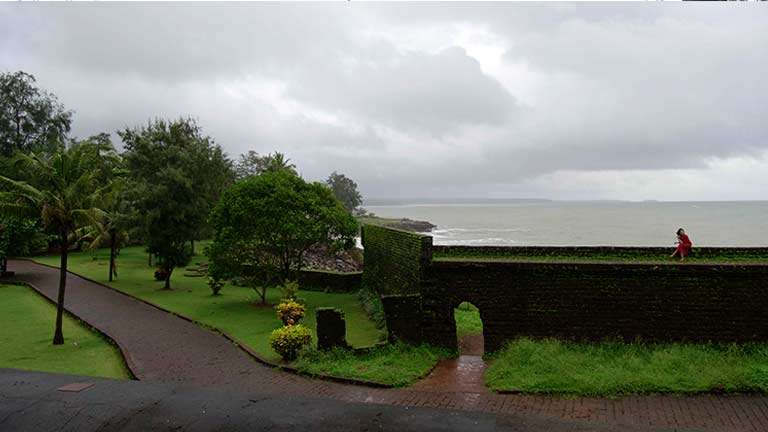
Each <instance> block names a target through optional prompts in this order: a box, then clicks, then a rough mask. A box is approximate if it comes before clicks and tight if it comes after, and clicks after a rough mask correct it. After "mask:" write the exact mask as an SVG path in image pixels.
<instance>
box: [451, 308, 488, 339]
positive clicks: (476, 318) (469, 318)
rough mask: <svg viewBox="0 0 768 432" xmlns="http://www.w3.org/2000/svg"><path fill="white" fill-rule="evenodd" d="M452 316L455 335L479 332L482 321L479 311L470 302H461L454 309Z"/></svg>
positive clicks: (481, 330) (462, 335) (468, 334)
mask: <svg viewBox="0 0 768 432" xmlns="http://www.w3.org/2000/svg"><path fill="white" fill-rule="evenodd" d="M453 317H454V319H455V320H456V336H457V337H459V338H462V337H464V336H471V335H477V334H481V333H482V332H483V322H482V321H481V320H480V311H479V310H478V309H477V307H475V305H473V304H472V303H467V302H463V303H461V304H459V306H458V307H457V308H456V309H454V312H453Z"/></svg>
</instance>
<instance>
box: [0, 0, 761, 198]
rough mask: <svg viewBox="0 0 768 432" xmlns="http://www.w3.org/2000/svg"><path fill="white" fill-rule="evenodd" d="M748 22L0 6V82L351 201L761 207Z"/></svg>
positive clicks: (578, 7)
mask: <svg viewBox="0 0 768 432" xmlns="http://www.w3.org/2000/svg"><path fill="white" fill-rule="evenodd" d="M764 6H765V5H762V4H716V5H715V4H703V5H692V4H669V3H667V4H663V3H662V4H648V3H642V4H608V5H604V4H594V3H592V4H554V3H543V4H542V3H539V4H520V3H518V4H498V3H493V4H456V3H450V4H445V3H443V4H363V3H355V2H351V3H350V2H346V3H325V4H301V5H297V4H242V3H240V4H186V5H180V4H146V3H142V4H131V5H125V4H122V5H119V4H94V3H92V4H71V3H68V4H26V3H24V4H19V3H12V4H2V5H0V70H4V71H14V70H18V69H22V70H24V71H27V72H29V73H32V74H34V75H35V76H36V77H37V78H38V82H39V84H40V86H42V87H44V88H46V89H48V90H50V91H52V92H54V93H55V94H56V95H58V97H59V98H60V100H61V101H62V102H63V103H64V104H65V105H66V107H67V108H69V109H72V110H74V111H75V116H74V125H73V134H74V135H75V136H79V137H85V136H88V135H91V134H95V133H98V132H101V131H107V132H114V131H115V130H117V129H121V128H124V127H126V126H136V125H141V124H144V123H146V121H147V120H148V119H149V118H154V117H178V116H193V117H196V118H197V119H198V120H199V122H200V124H201V126H202V127H203V128H204V131H205V133H207V134H209V135H211V136H212V137H213V138H214V139H215V140H216V142H218V143H219V144H221V145H222V146H223V147H224V148H225V149H226V151H227V152H228V153H229V154H230V155H232V156H233V157H236V156H237V155H239V154H240V153H242V152H244V151H247V150H255V151H257V152H259V153H269V152H272V151H275V150H277V151H281V152H283V153H286V154H287V155H288V157H289V158H291V160H293V161H294V162H295V163H296V164H297V166H298V167H299V170H300V172H301V173H302V175H303V176H304V177H305V178H308V179H322V178H324V177H327V175H328V174H329V173H330V172H331V171H334V170H337V171H339V172H343V173H345V174H347V175H349V176H350V177H352V178H353V179H355V180H356V181H357V182H358V184H359V186H360V188H361V190H362V192H363V194H364V195H365V196H367V197H369V198H386V197H441V198H445V197H483V198H505V197H509V198H514V197H541V198H554V199H631V200H642V199H660V200H740V199H768V194H767V193H766V190H768V187H767V186H768V8H766V7H764ZM113 136H114V137H115V139H118V138H117V137H116V135H113Z"/></svg>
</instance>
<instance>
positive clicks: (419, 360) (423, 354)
mask: <svg viewBox="0 0 768 432" xmlns="http://www.w3.org/2000/svg"><path fill="white" fill-rule="evenodd" d="M451 356H453V355H452V354H451V353H449V352H448V351H446V350H443V349H439V348H434V347H431V346H428V345H422V346H418V347H416V346H411V345H406V344H403V343H395V344H386V345H383V346H381V347H376V348H374V349H372V350H370V351H368V352H365V353H355V352H352V351H348V350H341V349H337V350H333V351H329V352H322V351H310V352H308V353H306V354H304V355H302V356H301V357H299V359H298V360H297V361H296V363H295V364H294V366H296V368H298V369H299V370H301V371H302V372H306V373H310V374H317V375H333V376H339V377H355V378H361V379H364V380H366V381H373V382H378V383H388V384H390V385H394V386H398V387H400V386H405V385H408V384H410V383H412V382H414V381H415V380H416V379H418V378H420V377H422V376H424V375H425V374H426V373H427V372H428V371H430V370H431V369H432V367H433V366H434V365H435V363H437V362H438V360H440V359H441V358H445V357H451Z"/></svg>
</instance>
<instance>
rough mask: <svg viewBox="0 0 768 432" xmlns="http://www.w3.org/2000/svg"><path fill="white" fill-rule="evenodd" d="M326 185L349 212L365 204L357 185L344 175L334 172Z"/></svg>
mask: <svg viewBox="0 0 768 432" xmlns="http://www.w3.org/2000/svg"><path fill="white" fill-rule="evenodd" d="M325 184H327V185H328V187H330V188H331V190H332V191H333V195H334V196H336V198H337V199H338V200H339V201H341V203H342V204H343V205H344V208H346V209H347V211H350V212H352V211H354V210H355V209H357V208H358V207H359V206H360V204H362V203H363V196H362V195H360V192H359V191H358V190H357V183H355V182H354V181H353V180H352V179H351V178H349V177H347V176H345V175H344V174H339V173H337V172H336V171H334V172H333V173H332V174H331V175H330V176H328V179H327V180H326V181H325Z"/></svg>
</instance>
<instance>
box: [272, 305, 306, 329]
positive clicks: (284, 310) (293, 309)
mask: <svg viewBox="0 0 768 432" xmlns="http://www.w3.org/2000/svg"><path fill="white" fill-rule="evenodd" d="M275 310H277V317H278V318H279V319H280V321H282V322H283V325H293V324H298V323H299V321H301V319H302V318H304V305H302V304H301V303H299V302H297V301H295V300H284V301H282V302H281V303H280V304H279V305H277V306H276V307H275Z"/></svg>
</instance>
